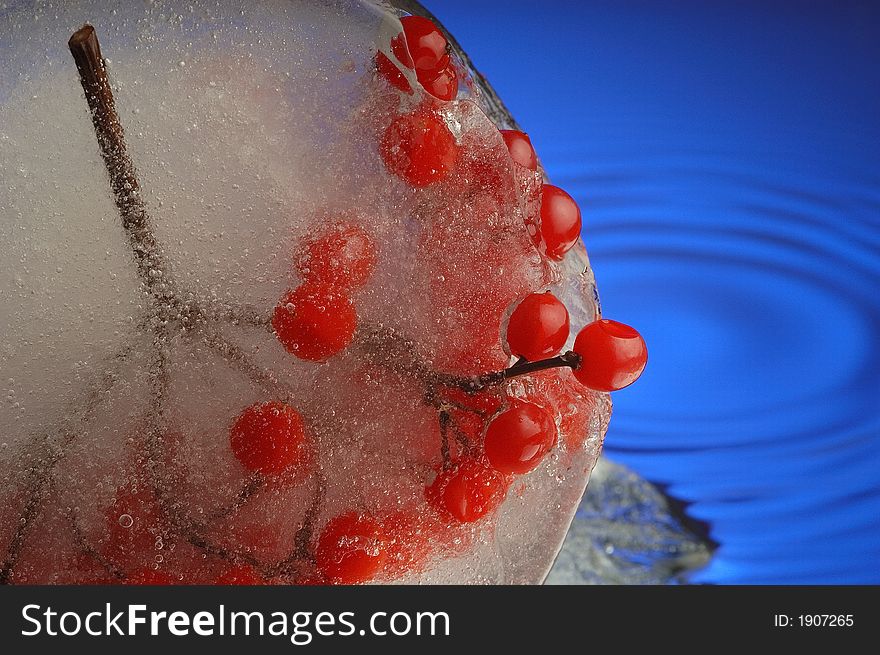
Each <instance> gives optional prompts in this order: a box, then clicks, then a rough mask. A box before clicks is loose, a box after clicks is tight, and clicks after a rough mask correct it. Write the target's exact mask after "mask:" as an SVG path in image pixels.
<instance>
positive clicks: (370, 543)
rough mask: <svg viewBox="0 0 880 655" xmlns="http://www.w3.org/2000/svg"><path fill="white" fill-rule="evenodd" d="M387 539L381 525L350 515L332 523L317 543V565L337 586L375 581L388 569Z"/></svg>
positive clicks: (361, 516)
mask: <svg viewBox="0 0 880 655" xmlns="http://www.w3.org/2000/svg"><path fill="white" fill-rule="evenodd" d="M386 542H387V537H386V536H385V533H384V531H383V530H382V527H381V526H380V525H379V523H378V521H376V520H375V519H373V518H372V517H370V516H368V515H366V514H360V513H358V512H349V513H347V514H342V515H341V516H337V517H335V518H333V519H331V520H330V522H329V523H328V524H327V525H326V527H325V528H324V531H323V532H322V533H321V536H320V538H319V539H318V546H317V548H316V549H315V563H316V564H317V566H318V570H319V571H320V572H321V574H323V575H324V576H326V577H327V579H328V580H330V581H331V582H334V583H336V584H357V583H359V582H366V581H367V580H370V579H371V578H373V577H374V576H375V575H376V574H377V573H379V571H381V570H382V567H383V566H384V565H385V560H386V558H387V544H386Z"/></svg>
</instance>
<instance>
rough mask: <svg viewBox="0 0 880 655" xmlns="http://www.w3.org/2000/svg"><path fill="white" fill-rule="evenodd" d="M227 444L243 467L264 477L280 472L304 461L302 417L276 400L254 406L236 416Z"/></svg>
mask: <svg viewBox="0 0 880 655" xmlns="http://www.w3.org/2000/svg"><path fill="white" fill-rule="evenodd" d="M229 443H230V446H231V448H232V453H233V455H235V458H236V459H237V460H238V461H239V462H240V463H241V465H242V466H244V468H246V469H247V470H248V471H252V472H256V473H262V474H264V475H277V474H280V473H284V472H285V471H288V470H290V469H291V468H292V467H294V466H296V465H297V464H299V463H301V462H304V461H306V460H307V458H308V443H307V438H306V431H305V426H304V425H303V420H302V417H301V416H300V415H299V412H297V411H296V410H295V409H294V408H293V407H291V406H290V405H286V404H284V403H282V402H278V401H272V402H267V403H257V404H255V405H251V406H250V407H248V408H247V409H245V410H244V411H243V412H242V413H241V414H239V415H238V418H236V419H235V422H234V423H233V424H232V429H231V430H230V433H229Z"/></svg>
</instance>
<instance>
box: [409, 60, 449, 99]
mask: <svg viewBox="0 0 880 655" xmlns="http://www.w3.org/2000/svg"><path fill="white" fill-rule="evenodd" d="M418 79H419V83H420V84H421V85H422V87H424V89H425V91H427V92H428V93H430V94H431V95H432V96H434V97H435V98H437V99H439V100H452V99H453V98H454V97H455V96H457V95H458V75H457V74H456V72H455V68H453V66H452V64H449V65H447V66H445V67H444V68H442V69H440V70H439V71H436V72H432V73H421V72H419V73H418Z"/></svg>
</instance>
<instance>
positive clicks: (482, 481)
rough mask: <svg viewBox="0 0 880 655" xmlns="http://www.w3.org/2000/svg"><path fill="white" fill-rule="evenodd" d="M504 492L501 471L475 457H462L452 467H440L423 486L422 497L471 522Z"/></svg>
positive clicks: (491, 508) (497, 503) (494, 505)
mask: <svg viewBox="0 0 880 655" xmlns="http://www.w3.org/2000/svg"><path fill="white" fill-rule="evenodd" d="M506 493H507V483H506V480H505V478H504V476H503V475H501V474H500V473H499V472H498V471H496V470H494V469H491V468H489V467H488V466H486V465H485V464H483V463H481V462H479V461H477V460H475V459H472V458H465V459H462V460H461V461H460V462H459V463H458V464H457V465H456V466H455V467H454V468H451V469H449V470H446V471H442V472H441V473H440V474H439V475H438V476H437V478H436V479H435V480H434V482H433V483H432V484H431V486H429V487H428V488H427V489H426V490H425V497H426V498H427V500H428V502H429V503H430V504H431V505H433V506H434V507H437V508H438V509H440V510H442V511H444V512H446V513H448V514H451V515H452V516H453V517H454V518H455V519H457V520H458V521H460V522H462V523H472V522H473V521H477V520H479V519H481V518H482V517H484V516H485V515H486V514H488V513H490V512H493V511H495V510H496V509H497V508H498V507H499V506H500V505H501V503H502V502H503V501H504V496H505V494H506Z"/></svg>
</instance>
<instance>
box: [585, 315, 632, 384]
mask: <svg viewBox="0 0 880 655" xmlns="http://www.w3.org/2000/svg"><path fill="white" fill-rule="evenodd" d="M574 351H575V352H576V353H577V354H578V355H580V356H581V363H580V365H579V366H578V367H577V368H576V369H574V370H573V372H574V376H575V378H577V379H578V381H579V382H580V383H581V384H583V385H584V386H585V387H588V388H590V389H595V390H596V391H617V390H618V389H623V388H624V387H626V386H629V385H630V384H632V383H633V382H635V381H636V380H637V379H638V377H639V376H640V375H641V374H642V371H643V370H645V364H646V363H647V361H648V349H647V347H646V346H645V340H644V339H642V335H640V334H639V333H638V332H637V331H636V330H635V329H634V328H631V327H630V326H629V325H625V324H623V323H618V322H617V321H610V320H608V319H606V318H603V319H600V320H598V321H593V322H592V323H590V324H589V325H587V326H585V327H584V329H582V330H581V331H580V333H579V334H578V335H577V339H575V341H574Z"/></svg>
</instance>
